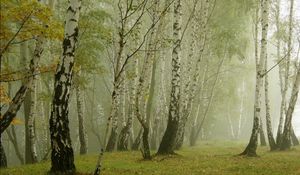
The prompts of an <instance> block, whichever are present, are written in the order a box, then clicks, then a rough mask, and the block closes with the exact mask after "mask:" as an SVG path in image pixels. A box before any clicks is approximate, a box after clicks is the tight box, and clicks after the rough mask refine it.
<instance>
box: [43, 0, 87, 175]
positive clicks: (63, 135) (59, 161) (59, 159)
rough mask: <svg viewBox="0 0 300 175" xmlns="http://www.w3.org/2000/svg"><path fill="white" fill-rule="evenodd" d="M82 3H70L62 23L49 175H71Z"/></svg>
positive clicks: (75, 0)
mask: <svg viewBox="0 0 300 175" xmlns="http://www.w3.org/2000/svg"><path fill="white" fill-rule="evenodd" d="M80 8H81V0H72V1H69V7H68V9H67V16H66V22H65V35H64V40H63V53H62V56H61V59H60V63H59V65H58V66H57V70H56V73H55V83H54V96H53V102H52V111H51V117H50V122H49V123H50V135H51V149H52V153H51V164H52V167H51V170H50V173H51V174H60V173H62V174H74V173H75V165H74V153H73V148H72V143H71V138H70V129H69V118H68V116H69V97H70V90H71V84H72V76H73V66H74V54H75V53H74V52H75V46H76V43H77V40H78V31H79V30H78V20H79V12H80Z"/></svg>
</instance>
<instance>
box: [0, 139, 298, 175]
mask: <svg viewBox="0 0 300 175" xmlns="http://www.w3.org/2000/svg"><path fill="white" fill-rule="evenodd" d="M243 148H244V145H243V144H233V143H222V145H220V143H213V142H210V143H203V144H201V145H199V146H197V147H193V148H184V149H182V150H181V151H178V154H179V155H178V156H163V157H155V158H154V159H153V160H152V161H143V160H141V154H140V152H117V153H106V154H105V156H104V162H103V166H104V169H103V174H104V175H175V174H180V175H238V174H240V175H255V174H259V175H300V147H296V148H293V149H292V150H290V151H287V152H269V151H268V148H267V147H265V148H259V150H258V154H259V155H260V157H258V158H244V157H239V156H234V155H236V154H238V153H240V152H242V151H243ZM96 162H97V155H87V156H77V157H76V167H77V170H78V172H82V173H83V174H89V173H91V172H92V171H93V170H94V167H95V163H96ZM49 168H50V163H49V162H43V163H39V164H36V165H26V166H19V167H13V168H7V169H4V170H3V169H2V170H1V173H0V174H1V175H23V174H24V175H42V174H46V172H47V170H49Z"/></svg>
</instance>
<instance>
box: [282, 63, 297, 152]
mask: <svg viewBox="0 0 300 175" xmlns="http://www.w3.org/2000/svg"><path fill="white" fill-rule="evenodd" d="M299 86H300V63H299V66H298V71H297V75H296V80H295V82H294V85H293V89H292V93H291V99H290V103H289V108H288V110H287V112H286V118H285V123H284V130H283V134H282V142H281V145H280V150H287V149H290V148H291V143H292V142H291V134H292V117H293V112H294V108H295V105H296V102H297V99H298V93H299Z"/></svg>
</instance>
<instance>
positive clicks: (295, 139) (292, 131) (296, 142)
mask: <svg viewBox="0 0 300 175" xmlns="http://www.w3.org/2000/svg"><path fill="white" fill-rule="evenodd" d="M291 127H292V128H291V137H292V143H293V145H294V146H297V145H299V144H300V143H299V140H298V137H297V136H296V134H295V131H294V128H293V126H291Z"/></svg>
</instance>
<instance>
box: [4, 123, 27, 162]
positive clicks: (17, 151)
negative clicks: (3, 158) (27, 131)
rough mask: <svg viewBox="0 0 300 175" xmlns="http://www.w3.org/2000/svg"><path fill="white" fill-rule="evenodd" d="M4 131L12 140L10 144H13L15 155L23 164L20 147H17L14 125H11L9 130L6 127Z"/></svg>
mask: <svg viewBox="0 0 300 175" xmlns="http://www.w3.org/2000/svg"><path fill="white" fill-rule="evenodd" d="M6 133H7V135H8V138H9V140H10V141H11V142H12V144H13V146H14V149H15V152H16V155H17V157H18V159H19V160H20V162H21V164H24V163H25V161H24V157H23V155H22V153H21V152H22V151H20V149H19V144H18V140H17V134H16V130H15V127H14V125H12V126H11V132H10V131H9V130H8V129H7V130H6Z"/></svg>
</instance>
